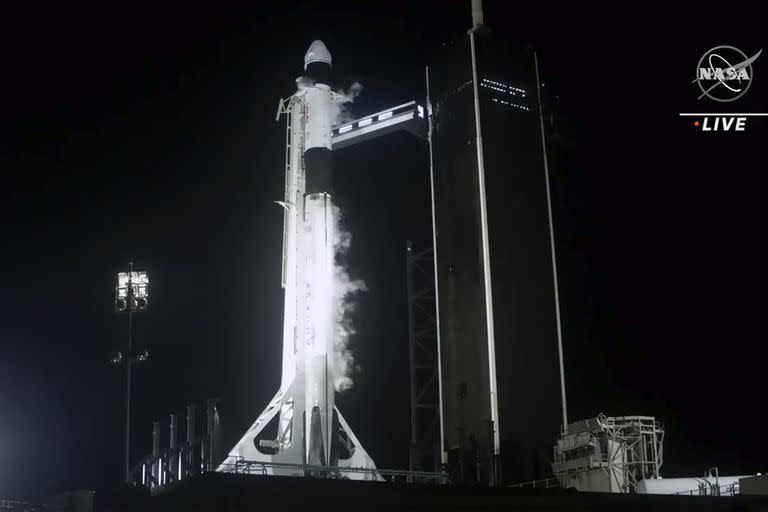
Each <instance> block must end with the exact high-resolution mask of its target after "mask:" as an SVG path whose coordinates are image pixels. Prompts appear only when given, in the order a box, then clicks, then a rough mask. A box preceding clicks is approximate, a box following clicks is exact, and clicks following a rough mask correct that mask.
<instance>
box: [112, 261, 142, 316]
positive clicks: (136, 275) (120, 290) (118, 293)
mask: <svg viewBox="0 0 768 512" xmlns="http://www.w3.org/2000/svg"><path fill="white" fill-rule="evenodd" d="M148 299H149V275H148V274H147V273H146V272H145V271H138V272H135V271H133V270H131V271H130V272H120V273H119V274H117V286H116V287H115V310H116V311H117V312H119V313H122V312H123V311H126V310H129V311H130V312H140V311H145V310H146V309H147V307H148V306H149V300H148Z"/></svg>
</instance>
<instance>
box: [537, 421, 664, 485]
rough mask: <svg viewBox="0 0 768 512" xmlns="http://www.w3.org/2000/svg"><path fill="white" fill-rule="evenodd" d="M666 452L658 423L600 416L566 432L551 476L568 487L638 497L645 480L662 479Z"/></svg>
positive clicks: (571, 425)
mask: <svg viewBox="0 0 768 512" xmlns="http://www.w3.org/2000/svg"><path fill="white" fill-rule="evenodd" d="M663 446H664V427H663V426H662V424H661V422H659V421H657V420H656V419H655V418H654V417H652V416H616V417H613V416H606V415H604V414H602V413H601V414H600V415H598V416H597V417H595V418H590V419H587V420H583V421H577V422H574V423H571V424H569V425H567V428H564V429H563V434H562V435H561V436H560V439H559V440H558V441H557V444H556V445H555V448H554V462H553V463H552V471H553V473H554V474H555V476H556V477H558V478H559V479H560V482H561V485H562V486H563V487H576V488H577V489H579V490H581V491H601V492H618V493H630V492H637V485H638V483H639V482H640V481H641V480H643V479H654V478H659V471H660V469H661V466H662V464H663Z"/></svg>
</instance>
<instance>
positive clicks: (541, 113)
mask: <svg viewBox="0 0 768 512" xmlns="http://www.w3.org/2000/svg"><path fill="white" fill-rule="evenodd" d="M533 62H534V65H535V67H536V93H537V94H538V98H539V122H540V123H541V148H542V152H543V153H544V179H545V181H546V183H545V185H546V187H547V218H548V220H549V248H550V251H551V254H552V277H553V279H554V284H555V286H554V288H555V317H556V320H557V356H558V359H559V361H560V397H561V400H562V407H563V433H565V434H567V433H568V407H567V405H566V397H565V367H564V366H563V330H562V326H561V321H560V291H559V286H558V282H557V256H556V252H555V230H554V222H553V221H552V197H551V194H550V191H549V163H548V158H547V140H546V137H545V135H544V111H543V109H542V104H541V80H540V79H539V58H538V56H537V55H536V52H533Z"/></svg>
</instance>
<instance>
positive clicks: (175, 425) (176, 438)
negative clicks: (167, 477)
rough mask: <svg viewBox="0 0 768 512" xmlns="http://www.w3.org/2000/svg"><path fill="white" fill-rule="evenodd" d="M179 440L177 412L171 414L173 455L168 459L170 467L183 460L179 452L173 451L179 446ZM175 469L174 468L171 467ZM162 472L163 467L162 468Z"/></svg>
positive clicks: (179, 476) (171, 446)
mask: <svg viewBox="0 0 768 512" xmlns="http://www.w3.org/2000/svg"><path fill="white" fill-rule="evenodd" d="M178 441H179V415H178V414H176V413H173V414H171V426H170V448H171V456H170V459H169V460H168V467H170V468H174V467H175V464H174V463H175V462H176V461H177V460H178V461H181V457H180V456H179V455H178V454H175V453H173V452H174V450H175V448H176V447H177V446H178ZM171 471H173V469H171ZM161 472H162V469H161ZM176 478H177V479H180V478H181V475H176Z"/></svg>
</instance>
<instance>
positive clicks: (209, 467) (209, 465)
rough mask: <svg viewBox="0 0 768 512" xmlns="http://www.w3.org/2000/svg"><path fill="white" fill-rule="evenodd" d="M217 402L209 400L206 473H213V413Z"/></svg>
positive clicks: (206, 433) (206, 422) (206, 434)
mask: <svg viewBox="0 0 768 512" xmlns="http://www.w3.org/2000/svg"><path fill="white" fill-rule="evenodd" d="M215 404H216V402H215V400H208V409H207V411H206V418H205V419H206V421H205V430H206V432H205V463H204V467H205V471H213V463H214V461H213V413H214V407H215Z"/></svg>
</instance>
